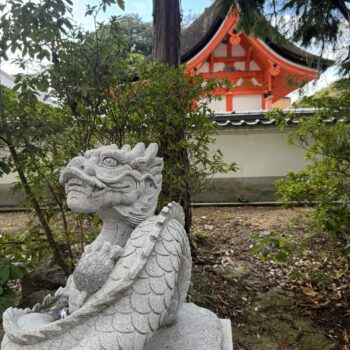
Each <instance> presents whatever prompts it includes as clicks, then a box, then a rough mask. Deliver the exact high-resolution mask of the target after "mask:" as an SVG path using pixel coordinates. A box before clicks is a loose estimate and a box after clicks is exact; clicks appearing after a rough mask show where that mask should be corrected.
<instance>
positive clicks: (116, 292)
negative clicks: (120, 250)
mask: <svg viewBox="0 0 350 350" xmlns="http://www.w3.org/2000/svg"><path fill="white" fill-rule="evenodd" d="M183 220H184V215H183V211H182V208H181V207H180V206H179V205H178V204H176V203H171V204H169V205H168V206H167V207H165V208H163V210H162V211H161V213H160V214H159V215H158V216H156V217H153V218H151V219H149V220H147V221H145V222H144V223H142V224H140V225H139V226H138V227H137V228H136V229H135V230H134V231H133V233H132V234H131V236H130V239H129V240H128V242H127V244H126V246H125V250H124V254H123V256H122V257H121V258H120V260H119V261H118V262H117V264H116V266H115V268H114V270H113V272H112V274H111V276H110V278H109V280H108V281H107V282H106V284H105V285H104V286H103V287H102V288H101V289H100V290H99V291H98V292H96V293H95V294H94V295H93V296H92V297H90V299H89V300H88V301H87V302H86V304H84V306H83V307H82V308H81V309H79V310H78V311H76V312H74V313H73V314H72V315H70V316H69V317H67V318H65V319H63V320H59V321H56V322H54V323H52V324H49V325H47V326H45V327H43V328H41V329H38V330H37V332H30V334H23V333H25V332H23V331H22V332H20V333H21V336H20V338H21V339H18V338H17V337H18V335H19V334H18V331H19V330H18V327H16V328H17V329H16V330H17V332H15V333H16V338H17V340H22V341H23V339H26V340H29V339H30V341H31V344H34V343H36V342H38V341H39V342H40V341H42V340H43V338H44V337H45V335H48V334H49V335H50V338H51V339H52V337H55V336H56V337H58V338H60V335H62V336H63V335H65V337H68V338H73V339H75V343H78V344H79V345H77V347H76V348H74V349H113V350H115V349H122V350H129V349H130V350H141V349H143V346H144V344H145V343H146V341H147V339H149V338H150V337H151V336H152V333H153V332H154V331H155V330H157V329H158V328H159V327H161V326H163V325H166V324H169V323H171V322H172V321H173V320H174V319H175V317H176V314H177V312H178V310H179V308H180V307H181V305H182V304H183V302H184V301H185V298H186V294H187V290H188V287H189V282H190V274H191V254H190V248H189V243H188V239H187V235H186V232H185V230H184V228H183ZM5 317H6V322H4V323H5V326H6V325H7V326H6V333H7V334H9V336H10V337H11V332H10V333H9V330H10V329H8V328H12V327H8V325H9V322H8V321H9V317H8V315H7V316H6V315H5ZM12 321H13V320H12ZM13 326H14V325H13ZM12 329H13V328H12ZM12 335H13V336H14V335H15V334H14V332H12ZM28 335H29V337H28ZM11 338H12V339H13V337H11ZM13 340H14V339H13ZM57 340H58V339H57Z"/></svg>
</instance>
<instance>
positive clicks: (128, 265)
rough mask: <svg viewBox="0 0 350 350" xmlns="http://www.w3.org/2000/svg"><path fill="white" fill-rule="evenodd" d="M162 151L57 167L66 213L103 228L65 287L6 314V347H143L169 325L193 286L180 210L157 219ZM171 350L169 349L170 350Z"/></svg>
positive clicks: (127, 152) (109, 152) (101, 155)
mask: <svg viewBox="0 0 350 350" xmlns="http://www.w3.org/2000/svg"><path fill="white" fill-rule="evenodd" d="M157 151H158V146H157V145H156V144H150V145H149V146H148V147H147V149H146V148H145V146H144V144H142V143H138V144H137V145H136V146H135V147H134V148H133V149H131V147H130V146H129V145H125V146H123V147H122V148H118V147H117V146H115V145H111V146H102V147H100V148H98V149H95V150H91V151H88V152H86V153H85V155H84V157H82V156H80V157H76V158H74V159H72V161H71V162H70V163H69V164H68V166H67V167H66V168H65V169H64V170H63V172H62V174H61V177H60V182H61V184H62V185H64V186H65V189H66V193H67V203H68V206H69V207H70V208H71V209H72V210H73V211H76V212H82V213H97V215H98V216H99V217H100V218H101V219H102V221H103V228H102V231H101V233H100V234H99V236H98V237H97V238H96V240H95V241H94V242H93V243H92V244H91V245H89V246H87V248H86V249H85V251H84V253H83V255H82V257H81V259H80V261H79V262H78V264H77V266H76V268H75V270H74V272H73V274H72V275H71V276H70V277H69V278H68V281H67V285H66V287H64V288H60V289H58V290H57V292H56V293H55V294H54V295H48V296H47V297H46V298H45V299H44V301H43V302H42V303H41V304H37V305H36V306H35V307H34V308H33V309H25V310H21V309H16V308H10V309H8V310H7V311H6V312H5V313H4V315H3V324H4V329H5V332H6V335H5V337H4V340H3V342H2V346H1V349H3V350H19V349H21V350H27V349H28V350H29V349H30V350H71V349H72V350H83V349H84V350H142V349H145V348H146V346H147V345H146V344H147V343H148V341H149V340H150V339H151V338H152V335H153V334H154V333H155V332H156V331H157V330H158V329H160V328H161V327H164V326H167V325H170V324H172V323H173V322H174V320H175V318H176V316H177V314H178V312H179V310H180V308H181V306H182V304H183V303H184V301H185V298H186V294H187V291H188V288H189V283H190V274H191V272H190V271H191V254H190V247H189V243H188V239H187V235H186V232H185V230H184V227H183V226H184V214H183V211H182V208H181V207H180V206H179V205H178V204H176V203H171V204H169V205H168V206H166V207H165V208H163V210H162V211H161V212H160V214H159V215H155V209H156V206H157V200H158V195H159V193H160V190H161V184H162V168H163V160H162V159H161V158H159V157H157ZM167 348H168V347H167Z"/></svg>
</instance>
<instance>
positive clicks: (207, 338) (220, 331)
mask: <svg viewBox="0 0 350 350" xmlns="http://www.w3.org/2000/svg"><path fill="white" fill-rule="evenodd" d="M232 349H233V346H232V331H231V321H230V320H220V319H219V318H218V317H217V316H216V315H215V314H214V313H212V312H211V311H209V310H207V309H203V308H201V307H198V306H196V305H194V304H185V305H184V306H183V307H182V309H181V310H180V313H179V315H178V317H177V320H176V323H175V324H173V325H172V326H169V327H167V328H162V329H160V330H158V331H157V332H156V333H155V334H154V335H153V337H152V339H151V340H150V342H149V343H148V344H147V345H146V347H145V349H144V350H232Z"/></svg>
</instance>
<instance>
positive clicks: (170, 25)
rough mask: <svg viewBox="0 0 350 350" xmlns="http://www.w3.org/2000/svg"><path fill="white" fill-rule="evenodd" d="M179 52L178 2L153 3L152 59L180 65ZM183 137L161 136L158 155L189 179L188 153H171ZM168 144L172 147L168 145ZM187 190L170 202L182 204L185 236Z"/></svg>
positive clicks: (188, 225)
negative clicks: (171, 163)
mask: <svg viewBox="0 0 350 350" xmlns="http://www.w3.org/2000/svg"><path fill="white" fill-rule="evenodd" d="M180 48H181V14H180V1H179V0H153V59H154V60H156V61H159V62H162V63H166V64H169V65H171V66H175V67H178V66H179V65H180ZM168 123H169V127H170V128H171V129H173V128H177V126H175V125H174V126H172V121H171V120H168ZM184 137H185V134H184V131H183V130H178V135H177V138H176V139H175V140H174V139H172V138H171V137H170V138H168V137H167V135H163V140H161V142H160V146H161V149H160V152H161V153H162V154H163V155H167V156H165V157H164V160H165V161H166V162H167V161H168V162H174V161H180V162H181V163H182V164H183V167H182V169H183V171H182V174H181V177H183V178H184V179H187V178H188V176H189V175H188V174H189V171H188V169H189V162H190V161H189V159H188V154H187V150H184V149H181V147H180V146H179V147H178V150H177V151H175V152H174V149H173V147H171V146H172V143H176V144H177V145H180V143H181V140H182V139H183V138H184ZM169 142H170V143H171V145H169ZM185 187H186V188H184V189H182V190H181V191H179V192H178V193H176V194H174V193H172V194H171V198H170V200H175V201H177V202H179V203H180V204H181V206H182V207H183V208H184V211H185V229H186V231H187V233H190V231H191V224H192V207H191V189H190V188H189V185H188V183H186V186H185ZM162 192H163V194H164V197H165V198H167V197H169V193H167V192H168V190H167V189H166V188H164V189H163V191H162Z"/></svg>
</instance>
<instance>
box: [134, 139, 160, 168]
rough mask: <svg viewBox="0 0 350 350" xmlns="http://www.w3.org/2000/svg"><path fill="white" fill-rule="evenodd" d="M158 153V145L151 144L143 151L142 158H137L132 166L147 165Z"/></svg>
mask: <svg viewBox="0 0 350 350" xmlns="http://www.w3.org/2000/svg"><path fill="white" fill-rule="evenodd" d="M157 153H158V145H157V144H156V143H151V144H150V145H149V146H148V147H147V149H146V150H145V152H144V154H143V156H142V157H137V158H136V159H135V160H134V161H133V162H132V165H133V166H140V165H141V166H142V165H145V164H149V163H150V162H151V161H152V160H154V159H155V158H156V156H157Z"/></svg>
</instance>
